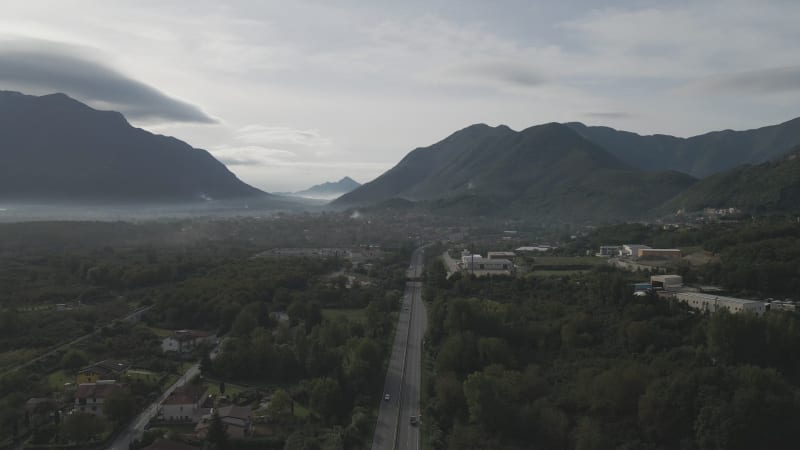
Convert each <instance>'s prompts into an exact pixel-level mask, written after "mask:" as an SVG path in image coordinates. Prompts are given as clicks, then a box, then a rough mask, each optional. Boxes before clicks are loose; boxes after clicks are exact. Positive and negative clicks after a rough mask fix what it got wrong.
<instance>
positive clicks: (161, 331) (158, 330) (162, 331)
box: [148, 327, 172, 338]
mask: <svg viewBox="0 0 800 450" xmlns="http://www.w3.org/2000/svg"><path fill="white" fill-rule="evenodd" d="M148 328H149V329H150V331H152V332H153V334H155V335H156V336H158V337H160V338H165V337H167V336H171V335H172V330H167V329H165V328H156V327H148Z"/></svg>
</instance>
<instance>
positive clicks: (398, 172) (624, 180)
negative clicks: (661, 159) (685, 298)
mask: <svg viewBox="0 0 800 450" xmlns="http://www.w3.org/2000/svg"><path fill="white" fill-rule="evenodd" d="M695 181H696V180H695V179H694V178H693V177H691V176H689V175H686V174H683V173H679V172H676V171H657V172H655V171H653V172H651V171H642V170H639V169H636V168H634V167H632V166H631V165H629V164H627V163H625V162H623V161H621V160H620V159H619V158H617V157H615V156H614V155H612V154H611V153H610V152H608V151H607V150H606V149H604V148H603V147H601V146H599V145H597V144H594V143H592V142H590V141H588V140H587V139H584V138H583V137H581V136H580V135H579V134H578V133H576V132H575V131H574V130H572V129H571V128H570V127H568V126H566V125H562V124H558V123H550V124H545V125H539V126H534V127H530V128H527V129H525V130H522V131H519V132H516V131H514V130H512V129H510V128H508V127H506V126H502V125H501V126H498V127H490V126H488V125H484V124H479V125H473V126H470V127H468V128H465V129H463V130H461V131H458V132H456V133H454V134H453V135H451V136H449V137H447V138H446V139H444V140H443V141H441V142H438V143H436V144H434V145H432V146H430V147H425V148H418V149H416V150H414V151H412V152H411V153H409V154H408V155H407V156H406V157H405V158H403V160H402V161H400V163H398V164H397V165H396V166H395V167H393V168H392V169H390V170H389V171H387V172H386V173H384V174H383V175H381V176H379V177H378V178H377V179H375V180H373V181H371V182H369V183H366V184H364V185H362V186H361V187H360V188H358V189H356V190H354V191H353V192H350V193H349V194H345V195H343V196H342V197H340V198H339V199H337V200H336V201H335V202H334V204H336V205H365V204H367V205H368V204H374V203H379V202H382V201H386V200H388V199H391V198H395V197H399V198H403V199H407V200H412V201H423V202H428V203H429V204H430V205H432V206H434V207H435V209H437V210H439V211H445V212H451V213H453V214H478V215H489V214H503V215H507V216H519V217H533V216H535V217H538V218H553V219H561V220H585V219H596V220H606V219H609V220H610V219H613V218H615V217H632V216H635V215H636V214H637V213H639V212H642V211H646V210H649V209H651V208H652V207H653V206H657V205H661V204H662V203H663V202H665V201H666V200H668V199H670V198H672V197H674V196H675V195H677V194H678V193H680V192H682V191H683V190H685V189H687V188H688V187H689V186H691V185H693V184H694V183H695Z"/></svg>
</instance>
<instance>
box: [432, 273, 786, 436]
mask: <svg viewBox="0 0 800 450" xmlns="http://www.w3.org/2000/svg"><path fill="white" fill-rule="evenodd" d="M628 283H629V279H627V278H626V275H625V274H623V273H620V272H617V271H614V270H612V269H610V268H605V267H603V268H598V269H595V270H594V271H592V272H591V273H588V274H585V275H579V276H564V277H553V278H545V279H542V278H534V277H531V278H527V279H519V278H518V279H511V278H497V277H495V278H484V279H474V278H469V277H466V278H462V277H460V276H458V275H457V276H454V277H452V278H451V279H449V280H446V279H445V277H444V269H443V267H442V266H441V264H439V263H437V262H434V261H432V262H431V264H430V265H429V269H428V272H427V282H426V287H425V298H426V299H427V301H428V302H429V303H430V307H429V316H430V320H429V332H428V337H427V352H428V355H429V358H430V360H429V373H428V374H427V376H426V378H425V385H424V397H425V400H424V405H423V406H424V409H425V414H424V415H425V417H427V422H426V424H425V434H426V439H427V440H428V443H429V444H430V445H431V447H432V448H435V449H447V448H449V449H473V448H474V449H536V448H541V449H573V448H574V449H581V450H584V449H626V448H627V449H676V448H681V449H704V450H705V449H720V450H721V449H752V448H770V449H782V448H783V449H790V448H795V447H796V442H797V439H798V438H800V435H798V433H800V432H799V431H798V430H797V427H795V426H794V418H796V417H797V416H798V414H800V356H799V355H800V317H798V316H797V315H796V314H790V313H785V312H771V313H769V314H767V315H766V316H764V317H756V316H751V315H731V314H725V313H722V314H717V315H714V316H710V317H709V316H706V315H702V314H696V313H694V312H692V311H689V310H688V309H687V307H686V306H685V305H681V304H676V303H672V302H666V301H661V300H658V299H656V298H655V297H652V298H642V297H634V296H632V295H631V294H632V293H631V292H630V290H629V287H628Z"/></svg>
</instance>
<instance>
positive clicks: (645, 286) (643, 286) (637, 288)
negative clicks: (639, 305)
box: [633, 283, 653, 292]
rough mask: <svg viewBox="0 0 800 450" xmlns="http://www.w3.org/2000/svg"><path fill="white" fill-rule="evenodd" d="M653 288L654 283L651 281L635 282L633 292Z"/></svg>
mask: <svg viewBox="0 0 800 450" xmlns="http://www.w3.org/2000/svg"><path fill="white" fill-rule="evenodd" d="M651 290H653V285H652V284H650V283H634V284H633V292H647V291H651Z"/></svg>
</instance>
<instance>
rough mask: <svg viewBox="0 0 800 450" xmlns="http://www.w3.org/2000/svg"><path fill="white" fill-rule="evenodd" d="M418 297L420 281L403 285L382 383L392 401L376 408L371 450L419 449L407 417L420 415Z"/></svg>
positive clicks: (414, 273) (415, 268)
mask: <svg viewBox="0 0 800 450" xmlns="http://www.w3.org/2000/svg"><path fill="white" fill-rule="evenodd" d="M422 252H423V250H422V249H421V248H420V249H417V250H415V251H414V254H413V255H412V256H411V264H410V266H409V269H408V273H407V276H408V277H409V278H419V277H420V276H421V275H422V263H423V253H422ZM421 294H422V283H421V282H419V281H408V282H406V289H405V293H404V294H403V304H402V307H401V309H400V316H399V318H398V321H397V329H396V331H395V339H394V344H393V346H392V355H391V357H390V359H389V368H388V370H387V371H386V381H385V382H384V393H388V394H389V395H390V396H391V400H389V401H385V400H382V401H381V406H380V408H379V409H378V422H377V425H376V427H375V435H374V437H373V439H372V449H373V450H394V449H413V450H416V449H418V448H419V427H418V426H414V425H411V423H410V417H411V416H417V415H419V398H420V386H421V373H422V370H421V365H422V338H423V336H424V334H425V327H426V324H427V315H426V312H425V304H424V303H423V302H422V297H421Z"/></svg>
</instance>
